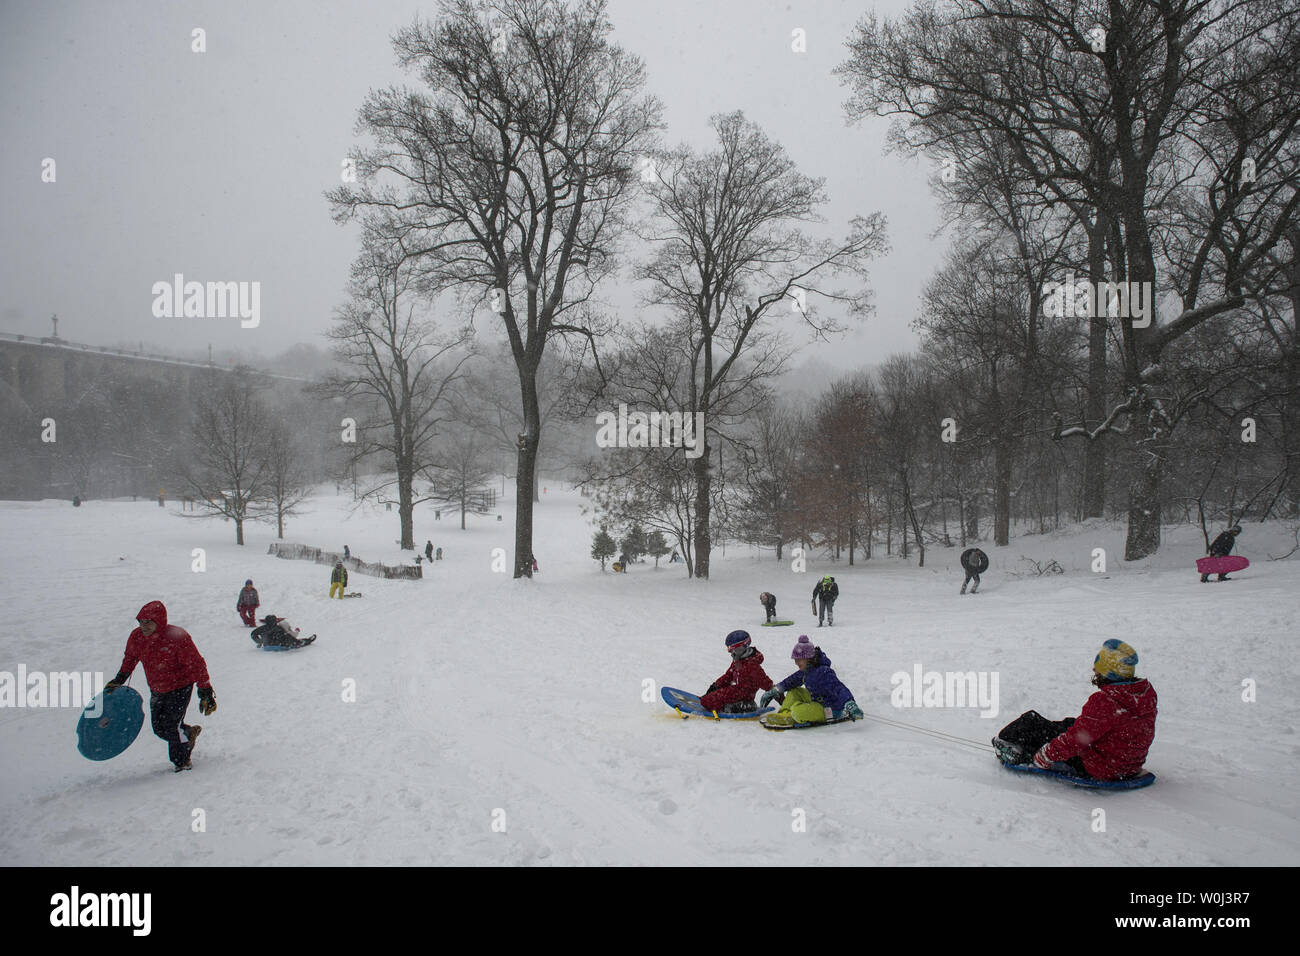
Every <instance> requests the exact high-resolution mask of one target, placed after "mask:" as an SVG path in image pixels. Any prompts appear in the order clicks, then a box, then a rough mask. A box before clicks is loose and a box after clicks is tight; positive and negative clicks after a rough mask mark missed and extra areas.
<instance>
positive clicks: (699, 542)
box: [693, 435, 713, 578]
mask: <svg viewBox="0 0 1300 956" xmlns="http://www.w3.org/2000/svg"><path fill="white" fill-rule="evenodd" d="M695 440H696V441H704V436H703V435H697V436H696V438H695ZM710 453H711V450H710V448H709V446H708V443H707V442H706V443H705V445H704V453H703V454H702V455H700V457H699V458H697V459H695V464H694V466H693V467H694V470H695V577H697V578H707V577H708V576H709V549H710V548H711V546H712V540H711V539H710V537H709V492H710V490H711V485H712V481H713V475H712V473H711V472H710V471H709V455H710Z"/></svg>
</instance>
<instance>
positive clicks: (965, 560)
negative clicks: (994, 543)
mask: <svg viewBox="0 0 1300 956" xmlns="http://www.w3.org/2000/svg"><path fill="white" fill-rule="evenodd" d="M961 566H962V567H963V568H964V569H965V570H966V571H969V572H970V573H971V574H983V573H984V572H985V571H987V570H988V569H989V556H988V555H987V554H985V553H984V552H983V551H981V550H980V549H979V548H967V549H966V550H965V551H963V552H962V553H961Z"/></svg>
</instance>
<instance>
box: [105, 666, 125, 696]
mask: <svg viewBox="0 0 1300 956" xmlns="http://www.w3.org/2000/svg"><path fill="white" fill-rule="evenodd" d="M125 683H126V678H125V677H123V676H122V672H121V671H118V673H117V676H116V677H114V678H113V679H112V680H111V681H109V682H108V683H107V684H105V685H104V693H105V694H111V693H113V691H115V690H117V689H118V688H119V687H121V686H122V685H123V684H125Z"/></svg>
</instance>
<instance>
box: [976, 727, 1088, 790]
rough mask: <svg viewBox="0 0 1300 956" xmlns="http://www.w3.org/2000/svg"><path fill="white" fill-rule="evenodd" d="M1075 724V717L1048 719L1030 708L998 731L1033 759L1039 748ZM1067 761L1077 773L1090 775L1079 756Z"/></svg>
mask: <svg viewBox="0 0 1300 956" xmlns="http://www.w3.org/2000/svg"><path fill="white" fill-rule="evenodd" d="M1073 724H1074V718H1073V717H1066V718H1065V719H1064V720H1048V719H1047V718H1046V717H1044V716H1043V715H1042V714H1040V713H1039V712H1038V711H1036V710H1030V711H1026V712H1025V713H1023V714H1021V715H1020V716H1019V717H1017V718H1016V719H1015V720H1013V721H1011V723H1009V724H1007V725H1006V726H1005V727H1003V728H1002V729H1001V730H1000V731H998V737H1000V738H1001V739H1003V740H1005V741H1006V742H1007V743H1009V744H1015V745H1017V746H1018V747H1020V749H1021V750H1023V751H1025V753H1026V754H1028V755H1029V758H1030V759H1031V760H1032V759H1033V756H1034V754H1036V753H1037V752H1038V750H1039V748H1041V747H1042V746H1043V745H1044V744H1046V743H1049V742H1051V741H1052V740H1055V739H1056V738H1057V737H1059V736H1061V734H1063V733H1065V732H1066V731H1067V730H1069V729H1070V727H1071V726H1072V725H1073ZM1065 763H1066V764H1068V765H1069V767H1070V769H1072V770H1074V771H1075V772H1076V773H1079V774H1082V775H1083V776H1085V777H1086V776H1088V771H1087V770H1085V769H1084V768H1083V761H1082V760H1080V759H1079V758H1078V757H1071V758H1070V759H1069V760H1066V761H1065Z"/></svg>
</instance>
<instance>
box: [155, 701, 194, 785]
mask: <svg viewBox="0 0 1300 956" xmlns="http://www.w3.org/2000/svg"><path fill="white" fill-rule="evenodd" d="M192 693H194V685H193V684H187V685H185V686H184V687H178V688H176V690H169V691H168V692H167V693H165V694H150V695H149V719H150V720H151V721H152V723H153V732H154V733H155V734H156V735H157V736H159V737H161V738H162V739H163V740H165V741H167V759H168V760H170V761H171V762H172V763H174V764H175V765H176V766H178V767H180V766H182V765H184V764H185V763H186V762H188V761H189V759H190V751H191V749H192V748H191V747H190V745H189V742H188V740H181V731H182V730H183V731H185V736H186V737H187V738H188V737H189V735H190V727H189V724H187V723H185V711H186V710H188V709H189V706H190V695H191V694H192Z"/></svg>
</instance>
